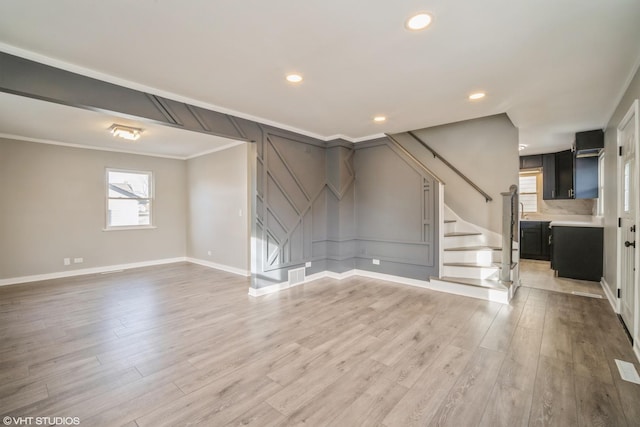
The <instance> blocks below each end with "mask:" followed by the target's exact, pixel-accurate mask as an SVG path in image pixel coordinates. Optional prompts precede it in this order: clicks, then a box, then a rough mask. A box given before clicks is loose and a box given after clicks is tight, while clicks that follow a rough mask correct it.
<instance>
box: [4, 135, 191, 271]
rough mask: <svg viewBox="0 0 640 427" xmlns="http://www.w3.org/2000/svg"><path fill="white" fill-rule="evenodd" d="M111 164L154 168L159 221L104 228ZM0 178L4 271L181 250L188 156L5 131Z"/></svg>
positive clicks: (129, 259)
mask: <svg viewBox="0 0 640 427" xmlns="http://www.w3.org/2000/svg"><path fill="white" fill-rule="evenodd" d="M106 168H118V169H133V170H144V171H152V172H153V173H154V181H155V187H156V188H155V199H154V207H153V217H154V224H155V225H156V226H157V228H154V229H143V230H121V231H103V229H104V227H105V209H106V208H105V203H106V195H105V169H106ZM0 182H1V183H2V185H0V279H8V278H13V277H22V276H31V275H37V274H47V273H54V272H62V271H71V270H74V269H85V268H93V267H103V266H108V265H118V264H128V263H136V262H144V261H153V260H159V259H168V258H175V257H184V254H185V250H186V238H185V232H184V230H185V227H186V189H187V174H186V162H184V161H181V160H172V159H164V158H157V157H149V156H140V155H133V154H124V153H113V152H105V151H96V150H85V149H79V148H70V147H61V146H56V145H48V144H40V143H33V142H26V141H14V140H10V139H0ZM80 257H81V258H83V259H84V262H83V263H81V264H73V263H72V264H71V265H70V266H64V265H63V258H72V259H73V258H80Z"/></svg>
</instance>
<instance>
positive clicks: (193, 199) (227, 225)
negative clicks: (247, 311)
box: [187, 143, 251, 271]
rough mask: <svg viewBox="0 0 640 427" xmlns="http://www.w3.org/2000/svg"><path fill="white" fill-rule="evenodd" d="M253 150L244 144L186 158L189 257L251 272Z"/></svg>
mask: <svg viewBox="0 0 640 427" xmlns="http://www.w3.org/2000/svg"><path fill="white" fill-rule="evenodd" d="M248 148H249V147H248V144H246V143H244V144H241V145H237V146H235V147H233V148H229V149H226V150H223V151H218V152H215V153H212V154H208V155H205V156H201V157H197V158H194V159H190V160H188V161H187V170H188V188H189V192H188V209H187V211H188V226H187V256H188V257H190V258H196V259H199V260H203V261H208V262H211V263H215V264H219V265H221V266H226V267H232V268H233V269H238V270H243V271H250V252H249V238H250V235H251V218H250V215H251V212H250V211H249V190H248V185H249V173H250V168H249V149H248ZM209 251H210V252H211V255H209V254H208V253H209Z"/></svg>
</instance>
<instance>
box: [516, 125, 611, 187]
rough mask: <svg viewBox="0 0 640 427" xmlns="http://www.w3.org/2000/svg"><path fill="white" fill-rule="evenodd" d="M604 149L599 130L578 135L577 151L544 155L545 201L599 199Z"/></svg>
mask: <svg viewBox="0 0 640 427" xmlns="http://www.w3.org/2000/svg"><path fill="white" fill-rule="evenodd" d="M603 147H604V133H603V132H602V130H600V129H596V130H590V131H585V132H578V133H576V146H575V150H573V151H572V150H566V151H560V152H559V153H550V154H543V155H542V175H543V177H542V179H543V185H542V190H543V191H542V197H543V199H545V200H558V199H595V198H597V197H598V155H599V154H600V151H601V150H602V148H603ZM520 163H521V164H522V161H521V162H520Z"/></svg>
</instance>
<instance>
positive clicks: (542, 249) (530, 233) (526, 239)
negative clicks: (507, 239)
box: [520, 221, 550, 261]
mask: <svg viewBox="0 0 640 427" xmlns="http://www.w3.org/2000/svg"><path fill="white" fill-rule="evenodd" d="M549 233H550V230H549V222H544V221H522V222H521V223H520V258H522V259H538V260H544V261H549V259H550V256H549Z"/></svg>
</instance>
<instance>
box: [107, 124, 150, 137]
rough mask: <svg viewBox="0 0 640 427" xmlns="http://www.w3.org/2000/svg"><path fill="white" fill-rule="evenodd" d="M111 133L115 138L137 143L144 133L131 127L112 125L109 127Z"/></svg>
mask: <svg viewBox="0 0 640 427" xmlns="http://www.w3.org/2000/svg"><path fill="white" fill-rule="evenodd" d="M109 131H111V134H112V135H113V136H115V137H118V138H122V139H126V140H127V141H135V140H136V139H138V138H140V134H141V133H142V129H140V128H134V127H131V126H125V125H118V124H115V123H114V124H112V125H111V127H109Z"/></svg>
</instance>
